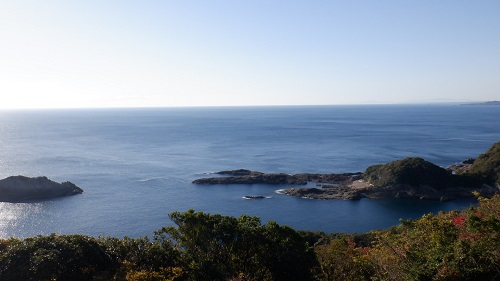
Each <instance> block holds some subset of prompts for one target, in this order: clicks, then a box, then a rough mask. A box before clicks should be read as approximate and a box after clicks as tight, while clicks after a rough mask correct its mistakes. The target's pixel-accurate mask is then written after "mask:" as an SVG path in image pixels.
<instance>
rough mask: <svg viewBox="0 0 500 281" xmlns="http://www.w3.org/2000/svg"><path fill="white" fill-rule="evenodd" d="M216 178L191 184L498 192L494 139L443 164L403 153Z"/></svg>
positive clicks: (432, 196)
mask: <svg viewBox="0 0 500 281" xmlns="http://www.w3.org/2000/svg"><path fill="white" fill-rule="evenodd" d="M215 174H218V175H219V176H217V177H210V178H201V179H197V180H195V181H193V183H194V184H206V185H213V184H271V185H306V184H307V183H309V182H313V183H316V186H317V187H302V188H285V189H280V190H279V192H280V193H283V194H287V195H291V196H298V197H304V198H311V199H361V198H415V199H429V200H441V201H447V200H453V199H458V198H472V197H474V196H475V195H474V194H476V193H478V194H480V195H481V196H483V197H492V196H493V195H495V194H499V193H500V142H498V143H495V144H494V145H493V146H492V147H491V148H490V149H489V150H488V151H487V152H486V153H484V154H482V155H480V156H479V157H478V158H477V159H467V160H465V161H463V162H462V163H460V164H455V165H452V166H450V167H448V168H446V169H445V168H442V167H439V166H437V165H435V164H433V163H431V162H428V161H426V160H424V159H422V158H418V157H409V158H404V159H401V160H396V161H393V162H390V163H387V164H379V165H373V166H370V167H368V168H367V169H366V170H365V171H364V172H363V173H361V172H358V173H343V174H291V175H290V174H283V173H280V174H266V173H262V172H257V171H250V170H245V169H240V170H229V171H220V172H217V173H215Z"/></svg>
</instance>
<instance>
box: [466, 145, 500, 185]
mask: <svg viewBox="0 0 500 281" xmlns="http://www.w3.org/2000/svg"><path fill="white" fill-rule="evenodd" d="M469 172H470V173H471V174H473V175H478V176H480V177H482V178H483V179H484V180H485V181H487V182H489V183H494V182H496V183H497V184H499V185H500V142H497V143H495V144H493V145H492V146H491V148H490V149H488V151H486V152H485V153H484V154H481V155H480V156H479V157H478V158H477V159H476V160H475V161H474V164H473V165H472V167H471V168H470V170H469Z"/></svg>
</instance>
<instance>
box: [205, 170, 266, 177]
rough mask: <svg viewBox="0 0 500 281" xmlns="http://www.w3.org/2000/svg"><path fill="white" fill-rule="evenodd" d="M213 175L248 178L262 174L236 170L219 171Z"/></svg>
mask: <svg viewBox="0 0 500 281" xmlns="http://www.w3.org/2000/svg"><path fill="white" fill-rule="evenodd" d="M214 174H218V175H227V176H249V175H252V174H262V173H261V172H255V171H250V170H245V169H238V170H229V171H220V172H216V173H214Z"/></svg>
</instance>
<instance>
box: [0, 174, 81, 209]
mask: <svg viewBox="0 0 500 281" xmlns="http://www.w3.org/2000/svg"><path fill="white" fill-rule="evenodd" d="M81 193H83V190H82V189H81V188H79V187H78V186H76V185H75V184H73V183H71V182H69V181H67V182H63V183H57V182H55V181H52V180H50V179H48V178H47V177H25V176H11V177H7V178H5V179H2V180H0V202H11V203H18V202H33V201H44V200H49V199H53V198H58V197H64V196H71V195H76V194H81Z"/></svg>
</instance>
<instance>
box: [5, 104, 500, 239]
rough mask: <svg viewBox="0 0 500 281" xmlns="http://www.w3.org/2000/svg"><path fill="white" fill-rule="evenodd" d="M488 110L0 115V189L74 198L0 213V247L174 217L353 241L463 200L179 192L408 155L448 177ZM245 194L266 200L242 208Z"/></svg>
mask: <svg viewBox="0 0 500 281" xmlns="http://www.w3.org/2000/svg"><path fill="white" fill-rule="evenodd" d="M499 120H500V107H499V106H480V105H456V104H447V105H442V104H441V105H376V106H375V105H371V106H368V105H367V106H283V107H206V108H205V107H192V108H189V107H188V108H149V109H146V108H143V109H71V110H69V109H67V110H62V109H61V110H3V111H0V177H1V178H5V177H8V176H11V175H25V176H47V177H48V178H50V179H52V180H54V181H58V182H62V181H71V182H73V183H75V184H76V185H78V186H79V187H81V188H82V189H84V191H85V192H84V193H83V194H81V195H76V196H71V197H65V198H59V199H54V200H49V201H43V202H31V203H5V202H4V203H0V237H2V238H6V237H10V236H16V237H28V236H34V235H39V234H50V233H61V234H74V233H80V234H85V235H92V236H98V235H104V236H115V237H123V236H129V237H139V236H145V235H152V233H153V232H154V231H155V230H157V229H160V228H161V227H163V226H167V225H172V222H171V221H170V220H169V218H168V214H169V213H171V212H173V211H181V212H182V211H187V210H189V209H194V210H196V211H203V212H210V213H220V214H223V215H231V216H240V215H242V214H248V215H251V216H258V217H260V218H261V220H262V222H263V223H265V222H267V221H269V220H273V221H276V222H278V223H279V224H286V225H289V226H291V227H293V228H295V229H298V230H314V231H324V232H365V231H369V230H373V229H383V228H387V227H390V226H393V225H396V224H398V223H399V219H400V218H404V219H408V218H418V217H420V216H422V215H423V214H426V213H429V212H433V213H436V212H438V211H445V210H451V209H462V208H467V207H469V206H470V205H472V204H474V202H473V201H470V200H456V201H451V202H432V201H418V200H394V199H392V200H389V199H387V200H369V199H362V200H359V201H345V200H310V199H303V198H296V197H290V196H287V195H283V194H278V193H276V192H275V191H276V190H278V189H281V188H285V187H286V186H273V185H215V186H199V185H194V184H191V183H190V182H191V181H192V180H194V179H197V178H200V177H207V176H210V173H212V172H216V171H220V170H228V169H240V168H243V169H250V170H256V171H261V172H267V173H343V172H358V171H364V169H365V168H366V167H368V166H370V165H373V164H380V163H386V162H390V161H393V160H397V159H400V158H403V157H408V156H420V157H423V158H424V159H426V160H428V161H431V162H433V163H435V164H437V165H441V166H444V167H446V166H449V165H451V164H454V163H458V162H461V161H462V160H464V159H467V158H470V157H477V156H478V155H479V154H481V153H483V152H485V151H486V150H487V149H488V148H489V147H490V146H491V145H492V144H493V143H495V142H498V141H500V126H499ZM246 195H264V196H269V197H271V198H269V199H262V200H245V199H243V198H242V197H243V196H246Z"/></svg>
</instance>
